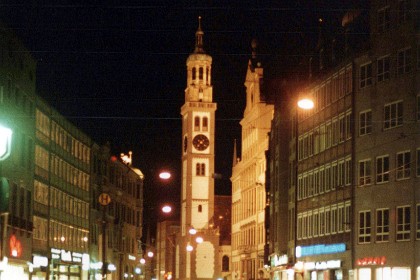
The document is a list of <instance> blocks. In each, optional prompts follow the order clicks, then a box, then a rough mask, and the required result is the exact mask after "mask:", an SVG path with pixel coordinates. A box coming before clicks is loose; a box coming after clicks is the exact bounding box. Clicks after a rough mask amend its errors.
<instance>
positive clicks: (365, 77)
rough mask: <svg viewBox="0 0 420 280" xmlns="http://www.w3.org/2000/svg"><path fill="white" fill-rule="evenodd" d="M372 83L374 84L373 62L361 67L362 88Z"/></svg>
mask: <svg viewBox="0 0 420 280" xmlns="http://www.w3.org/2000/svg"><path fill="white" fill-rule="evenodd" d="M371 84H372V63H368V64H365V65H362V66H361V67H360V88H364V87H366V86H370V85H371Z"/></svg>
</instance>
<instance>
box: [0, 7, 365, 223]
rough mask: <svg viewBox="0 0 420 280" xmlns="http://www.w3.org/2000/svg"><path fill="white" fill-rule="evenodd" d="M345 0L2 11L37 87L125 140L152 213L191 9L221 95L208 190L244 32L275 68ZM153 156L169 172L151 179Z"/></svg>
mask: <svg viewBox="0 0 420 280" xmlns="http://www.w3.org/2000/svg"><path fill="white" fill-rule="evenodd" d="M347 2H349V3H350V2H354V1H344V0H341V1H339V0H335V1H320V0H318V1H316V0H315V1H303V0H302V1H268V0H267V1H262V0H260V1H257V0H254V1H246V0H244V1H185V0H184V1H179V0H173V1H170V0H154V1H85V0H82V1H59V0H57V1H47V0H44V1H42V0H39V1H18V0H16V1H13V0H9V1H2V4H0V20H1V21H3V22H4V23H6V24H7V25H8V27H9V28H11V29H12V30H13V31H14V32H15V33H16V34H17V35H18V36H19V37H20V39H21V40H22V42H23V43H24V45H25V46H26V47H27V48H28V49H29V50H30V52H31V53H32V54H33V57H34V58H35V59H36V60H37V64H38V72H37V85H38V94H39V95H40V96H42V97H43V98H44V99H46V100H47V102H49V103H50V104H51V105H52V106H54V107H55V108H56V109H57V110H58V111H59V112H61V113H62V114H63V115H64V116H66V117H67V118H68V119H69V120H70V121H71V122H73V123H74V124H75V125H76V126H78V127H79V128H81V129H82V130H83V131H84V132H85V133H86V134H88V135H89V136H91V137H92V139H93V140H94V141H95V142H97V143H99V144H102V143H105V142H106V141H110V143H111V145H112V150H113V153H114V154H115V155H118V154H119V153H120V152H124V153H127V152H128V151H133V165H134V166H135V167H138V168H140V169H141V170H142V171H143V173H145V175H146V190H145V195H146V197H147V198H148V200H147V201H146V207H147V208H148V210H147V209H146V210H147V211H150V213H151V215H152V216H153V215H155V212H156V211H155V209H156V208H158V207H157V206H158V204H159V203H161V202H163V201H165V200H168V199H169V200H172V201H175V203H178V201H179V192H180V178H179V175H180V170H181V167H180V166H181V160H180V159H181V141H182V137H181V116H180V108H181V106H182V104H183V103H184V90H185V88H186V64H185V63H186V59H187V57H188V55H189V54H190V53H192V52H193V50H194V43H195V31H196V30H197V27H198V16H202V29H203V31H204V49H205V51H206V52H207V53H208V54H209V55H211V56H212V57H213V68H212V81H213V96H214V101H215V102H217V103H218V110H217V111H216V118H217V120H216V137H217V139H216V166H215V168H216V172H217V173H219V174H221V175H222V178H221V179H219V180H216V193H218V194H230V191H231V190H230V181H229V177H230V175H231V166H232V158H233V141H234V139H238V140H239V141H240V125H239V121H240V119H241V118H242V116H243V110H244V104H245V87H244V86H243V84H244V80H245V74H246V70H247V62H248V59H249V58H250V55H251V48H250V42H251V40H252V39H253V38H256V39H257V40H258V43H259V48H258V53H259V55H260V57H261V60H262V61H263V62H265V64H264V65H265V76H266V77H270V76H271V77H274V76H281V75H283V74H284V73H285V72H286V71H289V69H290V67H291V65H295V64H298V63H299V62H300V61H301V60H302V59H304V58H305V56H308V55H309V53H310V52H311V51H312V50H313V49H314V47H315V45H316V38H317V33H318V20H317V19H318V18H319V17H323V18H324V19H326V20H327V22H330V23H333V24H337V22H339V19H340V17H341V16H342V15H343V13H344V11H345V7H346V6H348V3H347ZM362 2H363V1H362ZM161 168H168V169H170V170H172V172H173V174H174V178H173V180H172V181H170V182H166V183H162V182H159V181H158V180H157V179H156V175H157V173H158V172H159V170H160V169H161Z"/></svg>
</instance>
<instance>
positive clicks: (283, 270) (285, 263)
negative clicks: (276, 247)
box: [270, 254, 294, 280]
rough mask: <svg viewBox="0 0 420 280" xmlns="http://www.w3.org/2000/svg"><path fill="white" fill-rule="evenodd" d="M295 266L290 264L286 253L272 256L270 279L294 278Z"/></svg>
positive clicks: (285, 279) (286, 279) (290, 279)
mask: <svg viewBox="0 0 420 280" xmlns="http://www.w3.org/2000/svg"><path fill="white" fill-rule="evenodd" d="M292 270H293V267H292V265H290V264H289V258H288V256H287V255H286V254H284V255H277V254H273V255H271V256H270V279H272V280H293V279H294V278H293V274H294V272H293V271H292Z"/></svg>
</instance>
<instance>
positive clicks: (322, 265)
mask: <svg viewBox="0 0 420 280" xmlns="http://www.w3.org/2000/svg"><path fill="white" fill-rule="evenodd" d="M340 267H341V261H340V260H331V261H326V262H306V263H305V265H304V268H305V270H325V269H335V268H340Z"/></svg>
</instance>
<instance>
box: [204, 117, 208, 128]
mask: <svg viewBox="0 0 420 280" xmlns="http://www.w3.org/2000/svg"><path fill="white" fill-rule="evenodd" d="M208 130H209V118H207V117H204V118H203V131H208Z"/></svg>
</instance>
